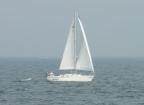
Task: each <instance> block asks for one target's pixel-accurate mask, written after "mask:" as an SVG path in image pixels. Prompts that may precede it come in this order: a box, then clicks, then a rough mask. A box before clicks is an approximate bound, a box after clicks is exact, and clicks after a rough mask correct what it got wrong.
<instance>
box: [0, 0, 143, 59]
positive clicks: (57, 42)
mask: <svg viewBox="0 0 144 105" xmlns="http://www.w3.org/2000/svg"><path fill="white" fill-rule="evenodd" d="M75 10H77V11H78V12H79V15H80V17H81V19H82V21H83V24H84V28H85V31H86V33H87V39H88V43H89V46H90V50H91V53H92V56H94V57H144V41H143V40H144V0H0V57H60V56H61V55H62V53H63V50H64V46H65V42H66V38H67V33H68V30H69V26H70V23H71V21H72V16H73V14H74V11H75Z"/></svg>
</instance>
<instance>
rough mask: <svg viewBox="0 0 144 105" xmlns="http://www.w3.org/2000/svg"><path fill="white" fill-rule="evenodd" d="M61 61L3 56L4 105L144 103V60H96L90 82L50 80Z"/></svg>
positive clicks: (0, 92)
mask: <svg viewBox="0 0 144 105" xmlns="http://www.w3.org/2000/svg"><path fill="white" fill-rule="evenodd" d="M56 62H57V60H55V59H37V58H33V59H32V58H31V59H28V58H21V59H20V58H17V59H14V58H1V59H0V105H144V59H124V58H121V59H94V65H95V71H96V72H95V78H94V80H93V81H92V82H89V83H75V82H61V83H50V82H48V81H47V80H46V72H47V71H48V70H56V69H57V68H58V66H57V63H56Z"/></svg>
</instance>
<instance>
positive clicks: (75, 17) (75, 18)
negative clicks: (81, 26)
mask: <svg viewBox="0 0 144 105" xmlns="http://www.w3.org/2000/svg"><path fill="white" fill-rule="evenodd" d="M76 20H77V14H76V12H75V15H74V69H76V62H77V61H76V60H77V58H76V56H77V55H76V28H77V27H76V26H77V25H76Z"/></svg>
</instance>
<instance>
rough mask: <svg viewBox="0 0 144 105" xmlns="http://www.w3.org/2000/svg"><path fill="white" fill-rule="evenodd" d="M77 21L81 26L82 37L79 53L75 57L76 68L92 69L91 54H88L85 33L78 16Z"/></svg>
mask: <svg viewBox="0 0 144 105" xmlns="http://www.w3.org/2000/svg"><path fill="white" fill-rule="evenodd" d="M78 21H79V24H80V27H81V31H82V35H83V39H82V44H81V49H80V53H79V56H78V59H77V64H76V69H78V70H86V71H94V68H93V63H92V59H91V54H90V51H89V47H88V43H87V39H86V34H85V31H84V28H83V25H82V22H81V20H80V19H79V18H78Z"/></svg>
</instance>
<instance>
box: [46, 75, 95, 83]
mask: <svg viewBox="0 0 144 105" xmlns="http://www.w3.org/2000/svg"><path fill="white" fill-rule="evenodd" d="M93 78H94V76H93V75H81V74H64V75H59V76H54V75H50V76H47V80H48V81H75V82H88V81H92V79H93Z"/></svg>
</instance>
